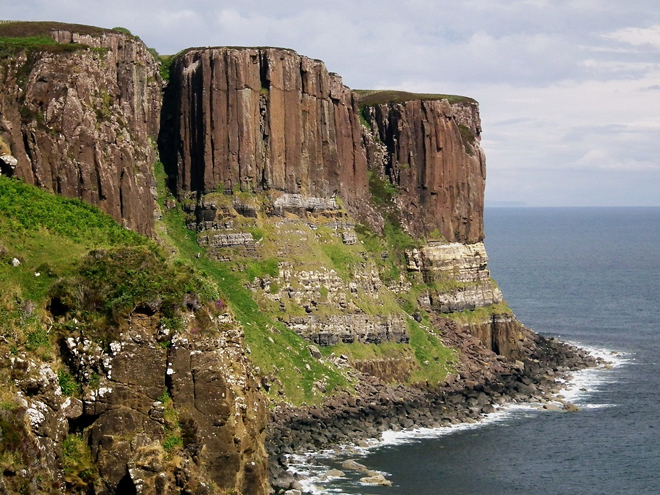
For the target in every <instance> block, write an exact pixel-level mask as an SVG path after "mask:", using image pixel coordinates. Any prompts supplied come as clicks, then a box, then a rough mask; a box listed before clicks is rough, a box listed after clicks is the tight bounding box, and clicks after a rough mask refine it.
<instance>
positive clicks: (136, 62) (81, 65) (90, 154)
mask: <svg viewBox="0 0 660 495" xmlns="http://www.w3.org/2000/svg"><path fill="white" fill-rule="evenodd" d="M20 24H21V25H22V29H23V30H25V29H28V28H29V27H30V24H31V23H20ZM42 24H43V23H35V28H34V29H37V26H39V29H41V30H43V25H42ZM49 25H50V26H51V29H50V30H49V31H48V34H50V36H51V37H52V38H53V39H54V40H55V41H57V42H58V43H59V44H57V45H52V46H46V47H43V48H39V49H27V48H26V49H25V50H23V51H20V52H19V53H18V54H17V55H16V56H13V57H4V58H0V81H2V87H3V90H2V92H0V140H1V141H0V143H2V142H4V143H6V146H7V147H8V148H9V150H10V155H11V156H9V158H4V159H3V160H2V162H3V163H4V164H7V165H8V166H9V167H11V169H12V170H11V173H12V174H13V175H15V176H17V177H19V178H21V179H23V180H25V181H26V182H27V183H29V184H34V185H37V186H39V187H42V188H45V189H48V190H50V191H53V192H56V193H59V194H63V195H65V196H69V197H74V198H79V199H82V200H84V201H86V202H88V203H91V204H95V205H98V206H99V207H100V208H101V209H102V210H104V211H106V212H107V213H109V214H110V215H112V216H113V217H114V218H115V219H116V220H117V221H119V222H123V223H124V225H126V226H127V227H129V228H131V229H134V230H137V231H138V232H141V233H144V234H150V233H152V231H153V226H154V220H153V216H154V201H153V198H152V193H151V188H152V186H153V182H154V180H153V163H154V160H155V150H154V146H153V144H152V141H151V138H155V137H156V136H157V134H158V126H159V114H160V106H161V87H162V83H161V81H160V76H159V75H158V66H157V62H156V61H155V60H154V58H153V56H152V55H151V54H150V53H149V52H148V51H147V48H146V46H145V45H144V44H143V43H142V42H141V41H140V40H139V39H138V38H135V37H133V36H130V35H127V34H122V33H119V32H114V31H109V30H100V29H91V28H87V29H81V30H80V31H81V32H78V31H76V30H75V27H72V26H71V25H66V26H64V27H62V26H61V25H59V24H58V23H49ZM9 27H11V25H10V24H5V25H3V29H5V28H9ZM81 28H83V27H82V26H81ZM28 31H29V29H28ZM38 34H41V33H38ZM9 167H6V166H4V165H3V166H2V167H1V168H2V169H3V170H2V173H8V172H9ZM5 169H7V170H5Z"/></svg>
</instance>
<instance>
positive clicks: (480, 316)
mask: <svg viewBox="0 0 660 495" xmlns="http://www.w3.org/2000/svg"><path fill="white" fill-rule="evenodd" d="M493 315H506V316H513V310H512V309H511V308H510V307H509V305H508V304H507V303H506V302H504V301H503V302H501V303H497V304H492V305H490V306H483V307H481V308H476V309H474V310H465V311H457V312H454V313H447V314H443V316H445V317H447V318H449V319H451V320H454V321H455V322H457V323H462V324H467V325H470V324H480V323H484V322H487V321H490V319H491V318H492V316H493Z"/></svg>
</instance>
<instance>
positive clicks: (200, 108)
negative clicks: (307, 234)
mask: <svg viewBox="0 0 660 495" xmlns="http://www.w3.org/2000/svg"><path fill="white" fill-rule="evenodd" d="M365 118H366V119H367V120H366V121H367V122H368V124H369V127H366V126H365V125H363V123H362V122H361V119H362V120H363V121H364V119H365ZM480 134H481V122H480V119H479V112H478V107H477V104H476V102H474V101H472V100H468V99H463V100H461V101H460V102H458V103H449V101H448V100H447V99H439V100H425V99H420V98H417V99H411V100H410V101H405V102H402V103H387V102H386V103H382V104H369V105H366V104H362V103H361V98H360V96H359V95H358V94H357V93H354V92H352V91H351V90H350V89H349V88H347V87H346V86H344V85H343V84H342V81H341V78H340V77H339V76H337V75H335V74H331V73H328V72H327V70H326V68H325V66H324V65H323V63H322V62H319V61H316V60H311V59H309V58H307V57H301V56H299V55H298V54H297V53H295V52H293V51H291V50H281V49H273V48H263V49H261V48H260V49H257V48H212V49H205V50H197V49H195V50H190V51H188V52H186V53H184V54H183V55H181V56H179V58H178V59H177V60H176V62H175V65H174V67H173V72H172V85H171V88H170V90H169V94H168V96H167V97H166V104H165V108H164V114H163V133H162V135H161V140H160V143H161V149H162V156H163V159H164V160H165V164H166V167H167V169H168V173H169V174H170V176H171V177H172V178H175V182H176V184H175V185H174V188H175V189H176V191H177V193H178V194H179V196H180V197H181V196H182V195H184V196H185V194H186V193H188V192H191V191H194V192H197V193H209V192H212V191H216V190H218V189H221V190H223V191H231V190H241V191H249V192H253V191H256V192H259V191H264V190H278V191H284V192H285V193H289V194H296V195H302V196H303V197H305V196H312V197H320V198H329V197H331V196H334V195H335V194H339V195H340V196H341V197H342V198H343V199H344V200H346V202H347V204H348V206H351V207H353V209H352V210H351V212H352V213H354V214H356V215H357V216H358V217H360V218H364V219H365V220H367V222H369V217H370V215H369V211H368V208H366V205H367V204H368V202H365V201H364V199H368V197H369V194H370V193H369V188H368V173H367V170H368V169H369V170H371V171H372V173H373V174H376V175H377V176H379V177H383V178H384V179H385V180H387V181H389V182H390V183H392V184H393V185H394V186H395V187H396V188H397V190H398V195H397V200H396V204H397V207H398V208H399V210H400V212H401V214H402V221H403V223H404V226H405V228H406V230H407V231H408V232H409V233H410V234H412V235H414V236H428V235H432V234H435V233H437V234H439V235H441V236H443V237H444V238H445V239H446V240H448V241H455V242H470V243H474V242H478V241H481V240H482V239H483V197H484V186H485V176H486V171H485V158H484V154H483V151H482V150H481V148H480V147H479V144H478V143H479V139H480ZM371 220H373V219H371ZM374 224H375V225H374V226H376V227H379V225H378V222H377V221H376V222H374Z"/></svg>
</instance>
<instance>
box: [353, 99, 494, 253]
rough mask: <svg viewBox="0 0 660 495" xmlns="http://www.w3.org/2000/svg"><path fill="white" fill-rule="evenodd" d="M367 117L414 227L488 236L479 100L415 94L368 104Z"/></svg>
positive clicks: (460, 237)
mask: <svg viewBox="0 0 660 495" xmlns="http://www.w3.org/2000/svg"><path fill="white" fill-rule="evenodd" d="M364 116H365V118H366V119H367V120H368V121H369V123H370V125H371V129H372V131H373V133H374V134H375V135H376V136H377V138H378V139H379V140H380V141H381V142H382V143H383V144H384V145H385V147H386V149H387V153H386V154H385V160H384V163H383V165H384V175H385V176H386V178H388V179H389V180H390V181H391V182H392V183H393V184H396V185H397V186H398V189H399V194H398V196H397V200H396V202H397V206H398V208H399V210H400V211H401V214H402V217H403V218H402V220H403V223H404V225H405V226H406V229H407V230H408V232H410V233H411V234H413V235H418V236H428V235H431V234H433V233H434V232H436V231H437V232H436V233H439V234H440V235H442V236H443V237H444V238H445V239H446V240H448V241H450V242H464V243H474V242H478V241H481V240H483V237H484V235H483V208H484V188H485V180H486V160H485V156H484V153H483V151H482V150H481V147H480V146H479V144H478V142H479V136H480V133H481V121H480V119H479V110H478V106H477V104H476V103H475V102H472V101H469V100H467V99H466V101H464V102H460V103H454V104H450V103H449V101H448V100H446V99H440V100H430V99H429V100H424V99H415V100H409V101H405V102H402V103H384V104H377V105H373V106H368V107H365V109H364Z"/></svg>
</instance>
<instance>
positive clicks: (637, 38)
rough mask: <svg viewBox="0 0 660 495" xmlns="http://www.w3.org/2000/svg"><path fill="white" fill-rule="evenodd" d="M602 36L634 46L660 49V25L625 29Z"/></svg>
mask: <svg viewBox="0 0 660 495" xmlns="http://www.w3.org/2000/svg"><path fill="white" fill-rule="evenodd" d="M603 36H604V37H605V38H609V39H613V40H616V41H620V42H622V43H628V44H630V45H634V46H644V45H649V46H652V47H653V48H657V49H660V25H656V26H651V27H647V28H640V27H627V28H623V29H618V30H616V31H614V32H613V33H610V34H605V35H603Z"/></svg>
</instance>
